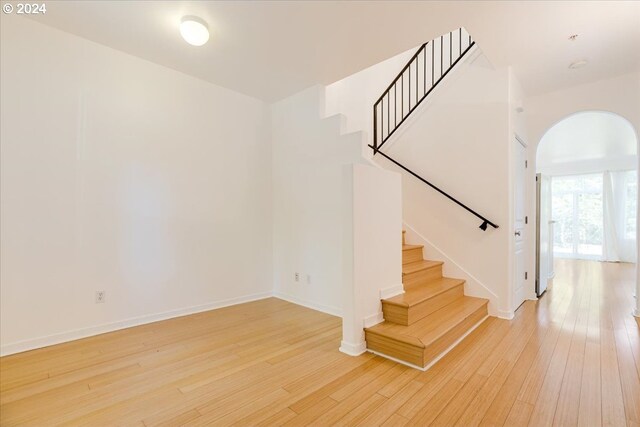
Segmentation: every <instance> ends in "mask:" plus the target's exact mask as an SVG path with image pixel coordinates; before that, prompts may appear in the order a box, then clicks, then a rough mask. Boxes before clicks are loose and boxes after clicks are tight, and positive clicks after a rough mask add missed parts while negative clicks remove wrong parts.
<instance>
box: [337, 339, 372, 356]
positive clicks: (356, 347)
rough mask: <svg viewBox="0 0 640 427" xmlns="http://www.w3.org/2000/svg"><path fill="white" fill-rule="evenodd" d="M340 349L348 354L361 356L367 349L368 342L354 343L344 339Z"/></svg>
mask: <svg viewBox="0 0 640 427" xmlns="http://www.w3.org/2000/svg"><path fill="white" fill-rule="evenodd" d="M340 351H341V352H342V353H344V354H348V355H349V356H360V355H361V354H363V353H364V352H366V351H367V344H366V343H365V342H361V343H355V344H354V343H349V342H346V341H342V342H341V343H340Z"/></svg>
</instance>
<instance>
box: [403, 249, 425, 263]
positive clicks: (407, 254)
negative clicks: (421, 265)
mask: <svg viewBox="0 0 640 427" xmlns="http://www.w3.org/2000/svg"><path fill="white" fill-rule="evenodd" d="M416 261H422V248H412V249H407V250H403V251H402V264H409V263H412V262H416Z"/></svg>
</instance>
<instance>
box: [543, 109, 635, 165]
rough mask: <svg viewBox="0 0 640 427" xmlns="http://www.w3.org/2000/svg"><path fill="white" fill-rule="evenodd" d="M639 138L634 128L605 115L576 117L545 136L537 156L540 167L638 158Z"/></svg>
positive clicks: (595, 112)
mask: <svg viewBox="0 0 640 427" xmlns="http://www.w3.org/2000/svg"><path fill="white" fill-rule="evenodd" d="M637 146H638V144H637V142H636V135H635V132H634V130H633V127H632V126H631V124H630V123H629V122H628V121H627V120H626V119H624V118H622V117H620V116H618V115H617V114H613V113H608V112H604V111H588V112H583V113H577V114H574V115H572V116H569V117H567V118H566V119H564V120H562V121H560V122H559V123H557V124H556V125H555V126H553V127H552V128H551V129H549V130H548V131H547V133H545V135H544V136H543V137H542V139H541V140H540V144H539V145H538V152H537V163H538V167H545V166H549V165H552V164H556V163H567V162H580V161H586V160H596V159H599V160H603V159H613V158H625V157H628V156H635V154H636V152H637Z"/></svg>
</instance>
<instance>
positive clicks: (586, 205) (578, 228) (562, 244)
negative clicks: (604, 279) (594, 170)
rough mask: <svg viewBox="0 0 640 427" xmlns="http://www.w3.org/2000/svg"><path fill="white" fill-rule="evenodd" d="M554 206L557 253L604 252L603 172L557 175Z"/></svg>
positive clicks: (553, 185)
mask: <svg viewBox="0 0 640 427" xmlns="http://www.w3.org/2000/svg"><path fill="white" fill-rule="evenodd" d="M551 210H552V218H553V219H554V220H555V221H556V225H555V227H554V245H553V246H554V252H555V253H556V254H558V255H559V256H563V255H564V256H568V257H576V258H598V257H601V256H602V243H603V241H602V239H603V209H602V174H592V175H575V176H560V177H553V178H552V180H551ZM634 230H635V229H634Z"/></svg>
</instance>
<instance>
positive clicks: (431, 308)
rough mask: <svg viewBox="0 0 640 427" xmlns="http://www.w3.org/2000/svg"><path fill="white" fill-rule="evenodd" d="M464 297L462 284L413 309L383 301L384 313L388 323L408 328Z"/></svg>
mask: <svg viewBox="0 0 640 427" xmlns="http://www.w3.org/2000/svg"><path fill="white" fill-rule="evenodd" d="M463 296H464V284H462V283H461V284H460V285H458V286H456V287H454V288H452V289H449V290H448V291H446V292H443V293H441V294H438V295H436V296H434V297H433V298H430V299H428V300H426V301H424V302H421V303H420V304H417V305H414V306H412V307H402V306H399V305H395V304H388V303H386V302H384V301H382V313H383V314H384V318H385V320H386V321H388V322H393V323H397V324H399V325H405V326H408V325H411V324H412V323H414V322H417V321H418V320H420V319H422V318H423V317H426V316H428V315H429V314H431V313H433V312H435V311H436V310H439V309H441V308H442V307H444V306H445V305H447V304H450V303H451V302H453V301H454V300H456V299H458V298H462V297H463Z"/></svg>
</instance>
